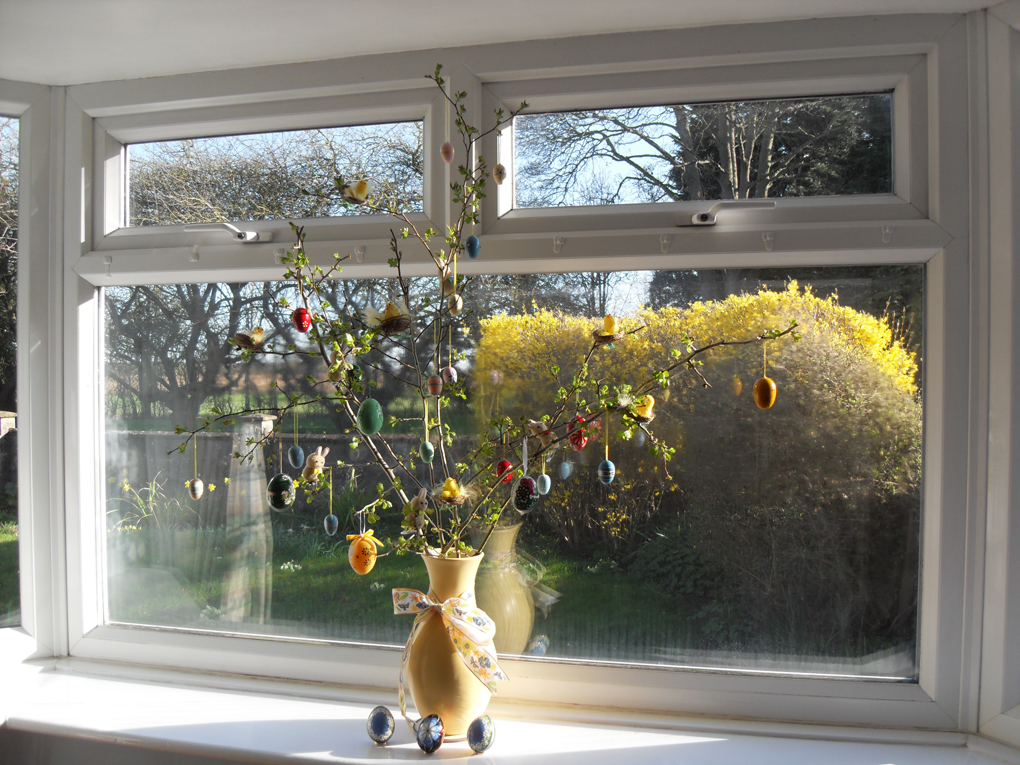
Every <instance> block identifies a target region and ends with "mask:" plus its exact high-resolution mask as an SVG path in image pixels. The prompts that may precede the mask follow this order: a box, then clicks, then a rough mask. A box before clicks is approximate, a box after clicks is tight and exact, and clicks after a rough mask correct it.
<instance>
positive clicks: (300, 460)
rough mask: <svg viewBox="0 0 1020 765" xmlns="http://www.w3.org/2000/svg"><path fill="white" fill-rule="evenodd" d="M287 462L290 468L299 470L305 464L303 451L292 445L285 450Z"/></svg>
mask: <svg viewBox="0 0 1020 765" xmlns="http://www.w3.org/2000/svg"><path fill="white" fill-rule="evenodd" d="M287 462H289V463H290V466H291V467H292V468H299V467H301V466H303V465H304V464H305V450H304V449H302V448H301V447H300V446H298V445H297V444H294V445H293V446H292V447H290V448H289V449H288V450H287Z"/></svg>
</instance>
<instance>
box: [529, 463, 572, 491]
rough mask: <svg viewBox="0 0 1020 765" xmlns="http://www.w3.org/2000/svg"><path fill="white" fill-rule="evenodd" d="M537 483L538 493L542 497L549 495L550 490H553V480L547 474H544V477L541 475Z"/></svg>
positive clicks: (536, 480)
mask: <svg viewBox="0 0 1020 765" xmlns="http://www.w3.org/2000/svg"><path fill="white" fill-rule="evenodd" d="M563 464H567V463H563ZM535 483H536V484H537V488H538V493H539V494H542V495H545V494H548V493H549V490H550V489H552V479H551V478H550V477H549V476H547V475H546V474H545V473H542V475H540V476H539V477H538V478H537V479H535Z"/></svg>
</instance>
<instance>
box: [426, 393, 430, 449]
mask: <svg viewBox="0 0 1020 765" xmlns="http://www.w3.org/2000/svg"><path fill="white" fill-rule="evenodd" d="M425 440H426V441H428V440H429V399H428V396H426V397H425Z"/></svg>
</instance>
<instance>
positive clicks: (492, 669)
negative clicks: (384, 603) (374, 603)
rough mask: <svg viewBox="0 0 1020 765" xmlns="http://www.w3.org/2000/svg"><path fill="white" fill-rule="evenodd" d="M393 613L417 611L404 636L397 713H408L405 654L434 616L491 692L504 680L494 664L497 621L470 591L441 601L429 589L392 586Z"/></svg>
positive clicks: (408, 652)
mask: <svg viewBox="0 0 1020 765" xmlns="http://www.w3.org/2000/svg"><path fill="white" fill-rule="evenodd" d="M393 613H395V614H417V618H415V620H414V625H413V626H412V627H411V634H410V635H408V636H407V645H406V646H405V647H404V655H403V656H402V657H401V659H400V685H399V691H400V714H402V715H403V716H404V717H405V718H406V717H407V712H406V711H405V710H406V704H405V698H404V670H405V669H406V668H407V657H408V656H409V655H410V653H411V646H412V645H414V641H415V638H417V637H418V633H419V631H420V630H421V627H422V625H423V624H425V622H427V621H428V620H429V619H432V618H433V617H435V616H436V615H438V616H440V617H441V618H442V620H443V626H444V627H446V633H447V634H448V635H449V636H450V641H451V642H452V643H453V647H454V648H455V649H456V650H457V653H458V654H459V655H460V658H461V659H463V660H464V663H465V664H466V665H467V668H468V669H470V670H471V672H472V674H473V675H474V676H475V677H477V678H478V680H479V682H481V683H482V685H484V686H485V687H486V688H488V689H489V692H490V693H495V692H496V681H497V680H506V679H507V676H506V675H505V674H504V673H503V670H502V669H500V667H499V664H497V663H496V649H495V648H494V647H493V645H492V638H493V636H494V635H495V634H496V624H495V622H493V621H492V619H490V618H489V616H488V614H486V613H485V612H484V611H483V610H482V609H480V608H479V607H478V606H476V605H475V593H474V591H473V590H468V591H467V592H465V593H462V594H461V595H460V597H457V598H450V599H448V600H445V601H443V602H442V603H440V602H439V599H438V598H437V597H436V594H435V593H434V592H433V591H432V590H429V594H428V595H426V594H425V593H423V592H421V591H419V590H401V589H395V590H393ZM420 711H421V710H419V712H420Z"/></svg>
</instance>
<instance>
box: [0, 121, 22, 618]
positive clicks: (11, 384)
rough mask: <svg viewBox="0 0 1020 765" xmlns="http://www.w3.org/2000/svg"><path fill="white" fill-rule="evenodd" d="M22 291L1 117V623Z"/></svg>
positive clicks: (17, 611) (12, 597) (8, 147)
mask: <svg viewBox="0 0 1020 765" xmlns="http://www.w3.org/2000/svg"><path fill="white" fill-rule="evenodd" d="M17 297H18V120H16V119H13V118H8V117H0V627H13V626H16V625H18V624H20V623H21V590H20V578H19V575H18V428H17V408H18V401H17V384H18V376H17V371H18V362H17V353H18V343H17V332H16V331H15V330H16V308H17Z"/></svg>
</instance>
